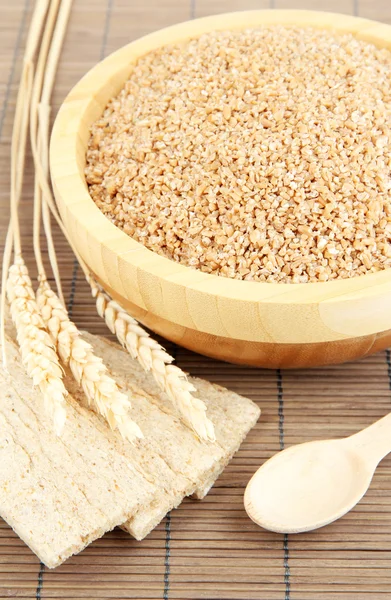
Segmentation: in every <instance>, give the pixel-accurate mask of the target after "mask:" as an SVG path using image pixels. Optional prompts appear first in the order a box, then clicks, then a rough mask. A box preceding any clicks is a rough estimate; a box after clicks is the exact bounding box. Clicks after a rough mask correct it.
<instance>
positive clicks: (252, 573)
mask: <svg viewBox="0 0 391 600" xmlns="http://www.w3.org/2000/svg"><path fill="white" fill-rule="evenodd" d="M31 1H32V0H12V2H10V1H9V0H0V11H1V12H0V160H1V163H0V164H1V167H0V219H1V220H0V239H1V240H4V236H5V227H6V221H7V218H8V189H9V162H8V161H9V152H10V138H11V125H12V117H13V112H14V106H15V95H16V88H17V82H18V79H19V72H20V59H21V50H22V47H23V44H24V40H25V35H26V30H27V26H28V22H29V16H30V13H31V8H32V7H31ZM267 7H274V8H313V9H327V10H332V11H337V12H345V13H354V14H359V15H360V16H366V17H369V18H373V19H378V20H381V21H385V22H387V21H388V22H391V3H390V2H389V0H328V2H327V3H325V2H324V1H323V0H274V1H273V0H270V3H269V0H142V1H141V2H136V0H75V4H74V8H73V12H72V17H71V21H70V26H69V31H68V35H67V39H66V43H65V48H64V51H63V55H62V60H61V64H60V68H59V73H58V78H57V85H56V90H55V99H54V104H55V108H56V109H57V108H58V106H59V105H60V103H61V101H62V99H63V98H64V96H65V94H66V92H67V91H68V90H69V89H70V87H71V86H72V85H73V84H74V83H76V81H77V80H78V79H79V78H80V77H81V76H82V75H83V74H84V73H85V72H86V71H87V69H89V68H90V67H91V66H92V65H94V64H95V63H96V62H97V61H98V60H100V59H101V58H103V57H104V56H105V55H106V54H108V53H109V52H112V51H113V50H115V49H116V48H118V47H119V46H121V45H123V44H125V43H127V42H128V41H130V40H132V39H134V38H136V37H139V36H140V35H142V34H145V33H147V32H150V31H153V30H156V29H158V28H161V27H163V26H165V25H169V24H172V23H174V22H178V21H183V20H187V19H189V18H194V17H198V16H204V15H208V14H213V13H218V12H225V11H228V10H239V9H248V8H251V9H255V8H267ZM31 182H32V165H31V160H30V159H29V160H28V162H27V164H26V186H25V193H24V201H23V202H24V205H23V210H22V211H21V215H22V220H23V233H24V235H23V242H24V251H25V255H26V258H29V264H30V265H31V269H32V271H33V261H32V259H31V257H32V245H31V238H30V235H29V230H30V226H31V199H32V193H31V192H32V186H31ZM57 248H58V252H59V259H60V267H61V272H62V275H63V281H64V287H65V291H66V294H67V297H68V303H69V309H70V311H71V312H72V314H73V317H74V319H75V320H76V321H77V323H78V324H79V325H81V326H82V327H86V328H88V329H89V330H90V331H92V332H94V333H105V334H106V333H107V330H106V329H105V326H104V325H103V324H102V322H100V321H99V319H98V317H97V315H96V312H95V310H94V306H93V303H92V301H91V299H90V296H89V293H88V289H87V286H86V285H85V284H84V283H83V280H82V277H81V274H80V273H79V271H78V270H77V268H76V266H75V264H74V262H73V258H72V256H71V253H70V252H69V251H68V248H67V246H66V243H65V242H64V241H63V240H62V239H61V236H58V242H57ZM169 347H170V345H169ZM171 350H172V351H174V352H175V353H176V356H177V360H178V363H179V365H180V366H181V367H183V368H184V369H186V370H188V371H190V372H191V373H192V374H194V375H198V376H201V377H205V378H208V379H210V380H212V381H215V382H218V383H221V384H223V385H226V386H227V387H229V388H231V389H233V390H235V391H237V392H239V393H242V394H245V395H247V396H249V397H250V398H252V399H253V400H255V401H256V402H258V403H259V404H260V406H261V408H262V417H261V420H260V422H259V424H258V426H257V427H256V429H255V430H254V431H253V432H252V433H251V434H250V435H249V437H248V439H247V440H246V442H245V443H244V445H243V447H242V449H241V451H240V452H239V453H238V455H237V456H236V457H235V459H234V460H233V461H232V463H231V464H230V466H229V467H228V468H227V469H226V471H225V473H224V474H223V475H222V476H221V477H220V479H219V480H218V482H217V484H216V485H215V487H214V488H213V490H212V491H211V493H210V494H209V496H208V497H207V498H206V499H205V500H204V501H203V502H202V503H198V502H191V501H186V502H184V503H183V505H182V506H181V507H180V508H179V509H178V510H176V511H174V512H173V513H172V514H171V515H168V516H167V517H166V519H165V521H164V522H163V523H162V524H161V525H160V526H159V527H158V528H157V529H156V530H155V531H154V532H153V533H152V534H151V535H150V536H149V537H148V538H147V539H146V540H145V541H144V542H142V543H137V542H135V541H133V540H132V539H131V538H130V536H128V535H126V534H125V533H123V532H122V531H120V530H115V531H114V532H112V533H110V534H107V535H106V536H105V537H104V538H102V539H101V540H98V541H97V542H95V543H94V544H92V545H91V546H90V547H89V548H87V549H86V550H85V551H84V552H83V553H82V554H81V555H79V556H76V557H74V558H72V559H71V560H69V561H68V562H67V563H66V564H65V565H63V566H62V567H60V568H58V569H56V570H55V571H48V570H47V569H45V568H44V567H43V565H40V564H39V561H38V560H37V559H36V557H35V556H34V555H33V554H32V553H31V552H30V551H29V549H28V548H27V547H26V546H25V545H24V544H23V543H22V542H21V541H20V540H19V539H18V538H17V536H16V535H15V534H14V533H13V532H12V531H11V529H10V528H9V527H8V526H7V525H6V524H5V523H4V522H1V520H0V598H9V597H17V598H29V599H41V598H42V599H43V598H64V599H65V598H69V599H71V598H72V599H73V600H76V599H80V600H81V599H85V598H90V599H102V598H110V599H114V598H117V599H120V598H134V599H142V598H150V599H155V598H156V599H157V598H163V599H168V598H176V599H196V598H197V599H199V598H207V599H211V600H212V599H221V600H222V599H231V600H239V599H241V600H245V599H246V600H252V599H254V600H255V599H256V600H277V599H278V600H284V599H285V600H290V599H292V600H329V599H331V598H333V599H334V600H353V599H354V600H364V599H365V600H367V599H369V598H371V599H372V598H373V599H375V598H376V599H380V598H381V599H383V598H384V599H385V598H390V599H391V571H390V567H391V459H386V460H384V461H383V463H382V464H381V466H380V468H379V469H378V472H377V473H376V476H375V478H374V481H373V483H372V486H371V488H370V491H369V493H368V494H367V495H366V497H365V498H364V500H363V501H362V502H361V503H360V505H359V506H358V507H357V508H356V509H355V510H354V511H352V512H351V513H350V514H349V515H347V516H346V517H344V518H343V519H341V520H340V521H338V522H336V523H334V524H332V525H330V526H328V527H326V528H324V529H321V530H319V531H315V532H312V533H307V534H301V535H297V536H281V535H277V534H272V533H267V532H265V531H262V530H261V529H259V528H257V527H256V526H255V525H254V524H253V523H252V522H251V521H250V520H249V519H248V518H247V517H246V515H245V512H244V509H243V506H242V495H243V491H244V487H245V485H246V483H247V481H248V479H249V478H250V476H251V475H252V474H253V472H254V471H255V470H256V468H257V467H258V466H259V465H260V464H261V463H262V462H263V461H264V460H265V459H266V458H268V457H270V456H271V455H272V454H273V453H275V452H276V451H278V450H279V449H280V448H282V447H284V445H290V444H293V443H298V442H304V441H306V440H311V439H316V438H319V439H320V438H329V437H338V436H345V435H349V434H352V433H354V432H355V431H357V430H359V429H360V428H362V427H364V426H365V425H368V424H369V423H371V422H372V421H374V420H375V419H377V418H379V417H381V416H382V415H384V414H386V413H387V412H389V411H390V410H391V392H390V386H391V359H390V353H389V352H385V353H382V354H378V355H377V356H373V357H370V358H367V359H366V360H364V361H361V362H358V363H354V364H347V365H343V366H337V367H330V368H324V369H316V370H312V371H301V372H272V371H269V372H268V371H261V370H257V369H246V368H242V367H233V366H231V365H226V364H222V363H218V362H214V361H212V360H208V359H205V358H203V357H201V356H197V355H194V354H191V353H189V352H187V351H185V350H183V349H182V348H177V349H173V348H172V347H171Z"/></svg>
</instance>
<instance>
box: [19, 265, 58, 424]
mask: <svg viewBox="0 0 391 600" xmlns="http://www.w3.org/2000/svg"><path fill="white" fill-rule="evenodd" d="M7 296H8V301H9V303H10V312H11V318H12V321H13V323H14V324H15V327H16V332H17V340H18V344H19V346H20V352H21V356H22V361H23V364H24V365H25V367H26V370H27V373H28V374H29V375H30V377H31V378H32V380H33V383H34V385H36V386H38V387H39V388H40V390H41V392H42V394H43V398H44V402H45V409H46V410H47V411H48V412H49V413H50V414H51V415H52V417H53V421H54V427H55V431H56V433H57V434H58V435H60V434H61V432H62V429H63V427H64V423H65V419H66V410H65V396H66V395H67V391H66V389H65V386H64V383H63V381H62V369H61V367H60V365H59V362H58V357H57V354H56V351H55V349H54V346H53V344H52V342H51V339H50V337H49V334H48V332H47V331H46V329H45V325H44V322H43V320H42V317H41V315H40V313H39V310H38V306H37V303H36V301H35V298H34V291H33V288H32V285H31V280H30V277H29V276H28V271H27V268H26V265H25V264H24V262H23V259H22V258H21V257H20V256H17V257H16V259H15V261H14V264H13V265H12V266H11V267H10V270H9V276H8V280H7Z"/></svg>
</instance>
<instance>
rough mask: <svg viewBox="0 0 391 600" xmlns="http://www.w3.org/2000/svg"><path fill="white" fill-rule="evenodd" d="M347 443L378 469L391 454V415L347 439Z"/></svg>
mask: <svg viewBox="0 0 391 600" xmlns="http://www.w3.org/2000/svg"><path fill="white" fill-rule="evenodd" d="M346 443H348V444H349V445H350V446H351V447H353V448H355V450H356V451H359V452H360V454H361V455H362V457H363V458H365V459H366V460H367V461H368V462H370V463H371V464H372V466H373V467H376V466H377V465H378V463H379V462H380V461H381V460H382V459H383V458H384V457H385V456H387V454H389V453H390V452H391V413H390V414H388V415H386V416H385V417H383V418H382V419H379V421H376V422H375V423H373V424H372V425H369V427H366V428H365V429H363V430H362V431H359V432H358V433H355V434H354V435H352V436H350V437H348V438H346Z"/></svg>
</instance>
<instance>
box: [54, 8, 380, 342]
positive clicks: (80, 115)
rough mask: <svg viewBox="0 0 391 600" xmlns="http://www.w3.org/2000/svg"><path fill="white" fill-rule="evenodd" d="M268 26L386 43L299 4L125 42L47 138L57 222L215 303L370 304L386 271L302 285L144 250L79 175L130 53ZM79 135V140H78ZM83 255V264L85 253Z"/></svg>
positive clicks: (366, 28) (93, 73) (359, 22)
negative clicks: (244, 276) (224, 272)
mask: <svg viewBox="0 0 391 600" xmlns="http://www.w3.org/2000/svg"><path fill="white" fill-rule="evenodd" d="M271 24H281V25H286V26H295V25H302V26H311V27H315V28H316V27H318V28H322V29H327V28H329V29H333V30H335V31H337V32H349V33H353V34H355V35H357V36H358V37H359V38H360V39H365V40H367V41H372V42H374V43H376V44H378V45H380V46H383V47H384V46H388V47H390V48H391V26H389V25H385V24H381V23H377V22H375V21H371V20H368V19H362V18H358V17H353V16H349V15H341V14H336V13H329V12H317V11H307V10H256V11H243V12H235V13H227V14H222V15H216V16H212V17H205V18H201V19H196V20H193V21H187V22H185V23H179V24H177V25H174V26H171V27H168V28H165V29H163V30H160V31H157V32H154V33H152V34H149V35H147V36H144V37H143V38H140V39H138V40H136V41H134V42H131V43H130V44H128V45H126V46H124V47H122V48H120V49H119V50H117V51H116V52H114V53H113V54H111V55H110V56H108V57H107V58H106V59H105V60H103V61H102V62H100V63H98V64H97V65H96V66H95V67H93V68H92V69H91V70H90V71H89V72H88V73H87V74H86V75H85V76H84V77H83V78H82V79H81V80H80V81H79V83H77V84H76V85H75V87H74V88H73V89H72V90H71V92H70V93H69V95H68V96H67V98H66V99H65V101H64V103H63V105H62V106H61V108H60V110H59V113H58V115H57V118H56V121H55V125H54V128H53V132H52V137H51V146H50V168H51V176H52V182H53V187H54V190H55V195H56V199H57V202H58V204H59V208H60V211H61V214H62V216H63V217H64V219H65V223H67V221H68V220H69V219H70V218H71V219H72V220H73V221H74V222H75V223H76V225H77V227H78V228H80V230H81V231H82V230H87V231H88V238H89V240H90V243H91V246H96V247H97V245H98V244H99V245H100V246H101V247H103V248H104V249H105V250H107V251H108V252H109V253H113V254H115V255H116V256H117V257H118V258H121V260H122V261H124V264H127V265H128V266H129V267H133V268H134V267H135V265H136V266H137V269H138V270H140V271H142V272H144V273H145V274H146V275H147V276H151V277H158V278H159V279H160V280H161V281H163V282H167V283H173V282H174V283H175V284H177V285H183V286H185V287H186V288H187V289H189V290H194V291H197V292H200V293H201V294H203V293H207V295H208V296H209V297H214V298H215V299H216V301H218V299H222V298H223V299H227V300H234V301H237V302H238V303H247V304H248V303H260V302H261V303H263V304H265V303H266V304H277V305H279V306H282V305H284V306H287V305H291V306H292V307H297V306H301V305H311V306H317V305H319V306H322V307H326V308H327V305H330V306H331V305H333V304H334V305H335V303H338V304H341V303H343V304H344V303H347V302H348V303H349V302H351V301H360V299H362V298H364V299H365V302H368V303H370V301H371V300H372V299H376V298H377V297H378V296H379V295H381V296H382V297H384V296H387V297H388V298H391V269H385V270H383V271H381V272H379V273H375V274H368V275H361V276H358V277H355V278H352V279H343V280H336V281H329V282H326V283H302V284H283V283H263V282H250V281H242V280H235V279H229V278H223V277H219V276H217V275H211V274H207V273H203V272H201V271H199V270H195V269H191V268H190V267H186V266H184V265H182V264H179V263H176V262H174V261H172V260H169V259H168V258H165V257H162V256H160V255H158V254H156V253H154V252H152V251H150V250H148V249H147V248H145V247H144V246H143V245H141V244H139V243H138V242H136V241H135V240H133V239H132V238H130V237H129V236H128V235H127V234H125V233H124V232H123V231H122V230H120V229H119V228H117V227H116V226H115V225H114V224H112V223H111V222H110V221H109V220H108V219H107V218H106V217H105V216H104V215H103V214H102V213H101V211H100V210H99V209H98V207H97V206H96V205H95V203H94V202H93V200H92V199H91V197H90V196H89V194H88V190H87V186H86V182H85V178H84V174H83V157H81V155H80V136H81V132H83V135H84V136H86V135H87V131H88V127H89V125H90V124H91V122H92V121H93V120H95V118H97V116H98V114H101V106H100V113H99V111H98V107H99V106H98V105H101V104H102V99H101V98H100V94H103V96H106V100H105V102H104V104H105V103H106V102H107V99H108V98H109V97H110V95H109V96H107V89H108V87H110V86H111V85H113V89H115V90H117V91H118V90H119V89H120V87H122V85H121V86H119V87H118V81H117V80H118V78H119V74H121V73H122V83H124V81H125V79H126V77H124V76H123V74H124V72H125V71H126V67H128V73H129V72H130V65H131V61H134V60H135V57H138V56H141V55H142V54H145V53H146V52H147V51H149V50H151V49H152V48H156V47H158V46H162V45H164V44H166V43H172V42H175V41H179V40H183V39H188V38H190V37H196V36H198V35H200V34H201V33H203V32H207V31H211V30H215V29H220V30H221V29H234V28H235V29H239V28H243V27H246V26H248V27H252V26H256V25H271ZM103 89H104V90H105V91H104V92H103V91H102V90H103ZM111 95H112V94H111ZM92 107H93V108H92ZM91 110H92V112H94V111H95V116H94V118H92V117H91V115H90V113H91ZM85 139H86V137H85ZM85 139H84V140H82V144H84V145H85ZM91 223H93V224H94V227H93V228H92V227H90V224H91ZM82 255H83V251H82ZM84 258H85V260H86V262H87V263H89V260H88V257H86V256H84ZM91 268H92V269H93V267H91ZM93 270H94V269H93ZM390 313H391V311H390ZM389 327H391V318H390V319H389V322H387V323H383V321H382V322H381V323H378V324H376V325H375V326H374V327H372V329H374V331H369V330H368V331H367V330H365V331H364V333H363V332H357V335H361V333H363V334H368V333H375V332H377V331H383V330H385V329H386V328H389ZM337 329H338V327H337ZM367 329H368V328H367ZM350 336H353V332H351V333H349V332H346V331H337V332H336V334H335V335H334V334H331V335H328V334H327V333H325V334H321V335H320V337H319V338H316V340H315V341H324V340H328V339H343V338H346V337H350ZM272 338H273V336H272ZM274 339H275V338H274ZM280 341H290V340H280ZM301 341H302V342H304V341H305V340H304V339H302V340H301Z"/></svg>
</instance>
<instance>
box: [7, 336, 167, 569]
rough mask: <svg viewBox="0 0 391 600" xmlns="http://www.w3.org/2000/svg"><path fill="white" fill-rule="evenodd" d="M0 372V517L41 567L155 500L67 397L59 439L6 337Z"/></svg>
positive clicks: (148, 485) (102, 430) (103, 432)
mask: <svg viewBox="0 0 391 600" xmlns="http://www.w3.org/2000/svg"><path fill="white" fill-rule="evenodd" d="M6 351H7V356H8V372H7V371H5V370H4V369H3V368H1V367H0V397H1V402H0V514H1V516H2V517H3V518H4V519H5V520H6V521H7V522H8V523H9V524H10V525H11V527H13V529H14V530H15V531H16V533H17V534H18V535H19V536H20V537H21V538H22V539H23V540H24V541H25V542H26V544H27V545H28V546H30V548H31V549H32V550H33V551H34V552H35V553H36V554H37V555H38V557H39V558H40V559H41V560H42V562H44V563H45V564H46V565H47V566H48V567H55V566H57V565H59V564H60V563H61V562H63V561H64V560H65V559H66V558H68V557H69V556H71V555H72V554H74V553H76V552H79V551H80V550H82V549H83V548H84V547H85V546H86V545H87V544H88V543H90V542H91V541H92V540H94V539H96V538H98V537H100V536H101V535H103V534H104V533H105V532H106V531H108V530H110V529H113V527H115V526H116V525H118V524H120V523H122V522H123V521H125V520H126V519H127V518H129V516H130V515H131V514H133V513H134V512H135V511H136V510H137V508H138V507H139V506H141V505H144V504H149V503H150V502H151V501H152V498H153V497H154V496H155V495H156V493H157V489H156V487H155V485H154V483H153V482H151V481H148V480H147V479H146V478H145V476H143V474H141V473H140V472H139V470H137V468H135V466H134V464H133V462H132V461H131V460H129V455H126V454H124V453H122V452H121V451H119V449H118V447H116V445H115V444H113V442H112V436H113V434H111V435H108V434H107V433H108V431H109V430H108V427H102V424H101V423H100V422H99V419H98V418H97V417H96V415H95V414H93V413H91V411H87V410H86V409H85V408H83V407H81V406H80V405H79V404H78V403H77V402H75V400H74V399H73V398H72V397H69V398H68V401H69V403H68V406H67V420H66V426H65V428H64V433H63V435H62V437H61V438H59V437H57V436H56V435H55V434H54V433H53V432H52V423H51V421H50V418H48V417H47V416H46V414H45V410H44V407H43V400H42V395H41V393H40V392H39V391H36V390H34V389H33V387H32V383H31V379H30V378H29V377H28V375H27V374H26V372H25V370H24V367H23V366H22V365H21V362H20V355H19V351H18V349H17V347H16V345H15V344H14V343H13V342H12V341H11V340H10V339H9V338H7V342H6Z"/></svg>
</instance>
